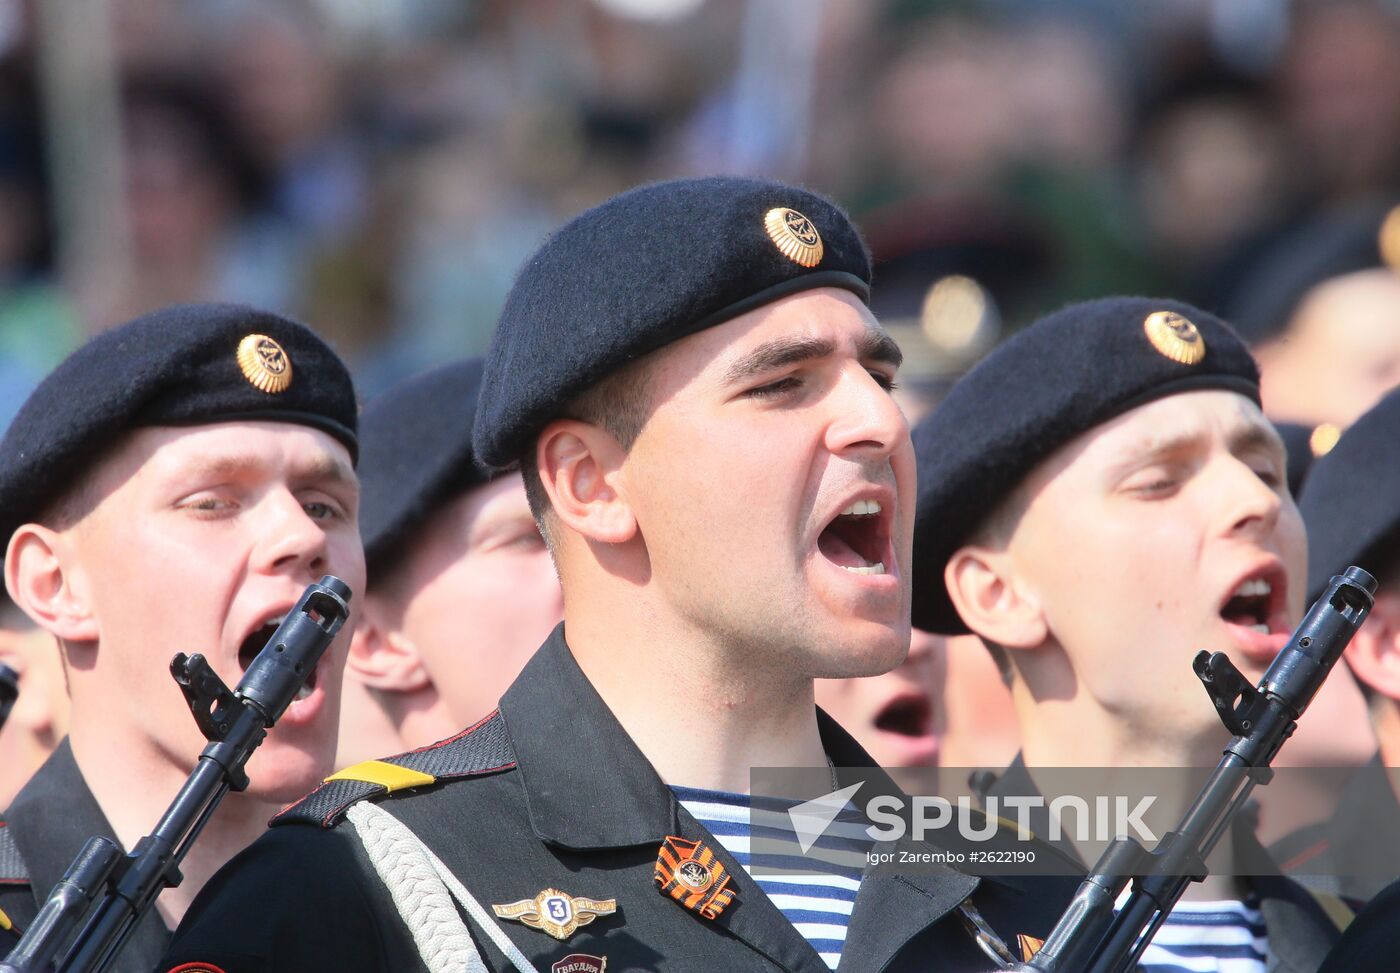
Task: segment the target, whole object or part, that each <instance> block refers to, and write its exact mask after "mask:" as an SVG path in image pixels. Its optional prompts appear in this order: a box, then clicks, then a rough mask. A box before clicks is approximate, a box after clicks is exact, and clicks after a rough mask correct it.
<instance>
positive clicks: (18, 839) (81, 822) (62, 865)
mask: <svg viewBox="0 0 1400 973" xmlns="http://www.w3.org/2000/svg"><path fill="white" fill-rule="evenodd" d="M59 809H62V813H61V814H56V813H54V812H55V811H57V810H59ZM5 817H6V818H7V819H8V820H9V822H10V827H11V829H12V833H13V834H14V838H15V843H16V844H17V845H18V846H19V851H20V855H21V856H23V858H24V863H25V865H26V866H27V867H28V868H29V880H30V883H31V884H32V885H33V886H34V889H35V891H36V893H37V894H39V895H44V894H47V892H48V890H49V889H51V888H53V887H54V885H56V884H58V880H59V879H60V878H62V877H63V873H64V872H65V871H67V870H68V866H69V865H71V864H72V863H73V858H74V856H75V855H77V853H78V849H79V848H81V847H82V845H83V843H84V842H85V841H87V839H88V838H91V837H93V836H94V835H101V836H102V837H104V838H109V839H111V840H112V841H117V835H116V832H114V831H113V830H112V826H111V825H110V824H108V823H107V817H106V815H104V814H103V813H102V808H100V807H98V805H97V799H96V798H95V797H93V796H92V791H90V790H89V789H88V786H87V781H85V780H83V774H82V771H80V770H79V769H78V764H77V762H76V761H75V760H74V759H73V748H72V746H71V745H70V744H69V742H68V738H67V737H64V738H63V742H62V743H60V744H59V745H58V748H57V749H56V750H54V752H53V753H52V754H51V755H50V756H49V759H48V760H46V761H44V765H43V766H42V767H40V768H39V769H38V770H37V771H35V773H34V776H33V777H31V778H29V783H27V784H25V785H24V789H23V790H21V791H20V792H19V793H18V794H17V795H15V799H14V802H13V803H12V804H11V805H10V808H9V810H8V811H6V812H5ZM117 844H121V842H119V841H117Z"/></svg>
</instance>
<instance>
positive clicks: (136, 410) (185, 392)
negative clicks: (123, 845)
mask: <svg viewBox="0 0 1400 973" xmlns="http://www.w3.org/2000/svg"><path fill="white" fill-rule="evenodd" d="M355 410H356V406H355V388H354V385H353V384H352V383H351V380H350V373H349V372H348V371H347V370H346V368H345V364H344V363H343V362H342V361H341V360H340V359H339V358H338V357H336V354H335V352H334V351H332V350H331V349H330V347H329V346H328V345H327V344H326V343H325V342H324V341H322V340H321V339H320V338H319V337H317V336H316V334H315V333H314V332H312V331H311V330H310V329H309V328H307V327H305V326H304V325H301V324H297V323H296V322H294V321H289V320H287V319H286V318H282V317H279V316H277V315H275V314H272V313H270V312H267V311H258V310H254V309H253V308H248V307H241V306H238V305H234V304H190V305H180V306H176V307H169V308H164V309H162V310H160V311H156V312H154V313H151V314H148V315H145V316H144V317H140V318H137V319H136V320H134V321H130V322H128V323H126V324H123V325H120V326H118V327H115V328H112V329H111V330H109V331H105V332H103V333H102V334H99V335H98V336H97V337H95V338H93V339H92V340H91V341H89V342H87V343H86V344H85V345H83V346H82V347H81V348H79V349H78V350H77V351H75V352H73V354H71V355H69V356H68V358H66V359H65V360H64V361H63V362H62V363H61V364H60V365H59V366H58V367H57V368H55V369H54V370H53V371H52V372H51V373H49V375H48V376H47V377H46V378H45V379H44V381H43V382H41V383H40V384H39V387H38V388H37V389H35V390H34V392H33V394H32V395H30V396H29V398H28V399H27V400H26V401H25V403H24V405H23V407H21V408H20V411H19V414H18V415H17V416H15V419H14V422H13V423H11V424H10V427H9V429H8V430H7V431H6V433H5V438H4V440H3V441H0V511H3V513H0V544H3V543H5V542H8V540H9V537H10V535H11V534H12V533H13V532H14V530H15V528H16V527H18V526H19V525H20V524H23V523H25V522H26V521H28V520H31V519H33V518H34V517H36V516H39V515H41V514H42V513H43V510H44V508H45V507H46V506H47V505H48V504H50V503H52V502H53V500H54V499H55V498H56V497H59V496H61V495H62V494H63V493H64V492H65V491H66V490H67V489H68V488H69V487H70V486H71V485H72V484H73V483H74V482H75V481H76V480H77V479H78V478H79V477H81V476H83V475H84V473H85V472H86V471H87V470H88V469H90V468H91V466H92V465H93V463H94V462H96V461H97V460H98V459H100V458H101V457H102V455H103V453H104V450H105V449H106V448H107V447H108V446H110V445H112V444H113V443H114V442H116V441H117V439H118V437H120V436H121V435H122V434H123V433H124V432H126V431H127V430H130V429H135V428H138V427H144V426H192V425H205V424H210V423H216V422H231V421H236V420H268V421H276V422H294V423H298V424H300V425H305V426H311V427H312V428H315V429H320V430H322V431H323V432H326V433H328V434H330V435H331V436H334V437H335V438H336V439H338V440H340V442H342V443H344V444H345V447H346V449H348V450H349V451H350V455H351V457H352V458H354V457H355V455H356V452H357V447H356V440H355V427H356V415H355Z"/></svg>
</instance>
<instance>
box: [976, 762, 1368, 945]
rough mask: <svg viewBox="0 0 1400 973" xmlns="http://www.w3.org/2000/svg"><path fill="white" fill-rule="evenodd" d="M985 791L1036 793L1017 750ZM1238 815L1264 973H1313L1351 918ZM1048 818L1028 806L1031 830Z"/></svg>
mask: <svg viewBox="0 0 1400 973" xmlns="http://www.w3.org/2000/svg"><path fill="white" fill-rule="evenodd" d="M987 793H988V794H996V795H999V796H1003V797H1004V796H1010V795H1023V796H1031V795H1035V794H1038V793H1039V792H1038V790H1037V789H1036V786H1035V781H1034V780H1033V779H1032V777H1031V775H1030V771H1029V770H1028V769H1027V768H1026V764H1025V762H1024V760H1023V759H1022V757H1021V755H1020V754H1017V755H1016V759H1015V760H1013V761H1012V762H1011V766H1009V767H1008V768H1007V769H1006V772H1005V773H1004V774H1002V776H1001V777H1000V778H999V779H998V780H997V781H996V783H995V784H993V785H992V786H991V788H990V789H989V790H988V792H987ZM1037 818H1039V819H1040V820H1037ZM1243 818H1245V816H1244V815H1241V816H1240V817H1237V818H1236V819H1235V827H1233V828H1232V830H1231V834H1230V840H1231V841H1233V842H1234V852H1235V854H1236V856H1238V857H1239V858H1240V859H1241V860H1243V861H1246V862H1248V863H1249V869H1250V870H1251V871H1252V872H1253V873H1254V874H1251V875H1246V876H1243V877H1242V879H1241V881H1243V882H1244V883H1245V884H1246V885H1247V886H1248V887H1249V889H1250V891H1252V892H1253V893H1254V895H1255V896H1256V897H1257V898H1258V899H1259V912H1260V914H1261V915H1262V916H1263V919H1264V925H1265V927H1266V928H1267V929H1268V935H1269V963H1268V969H1269V971H1270V973H1314V971H1316V970H1317V969H1318V967H1319V966H1320V965H1321V964H1322V961H1323V959H1324V958H1325V957H1326V956H1327V954H1328V952H1329V951H1330V950H1331V948H1332V947H1333V946H1334V945H1335V944H1336V942H1337V940H1338V939H1339V938H1340V937H1341V928H1342V927H1343V926H1344V925H1345V923H1346V922H1347V921H1348V920H1349V919H1350V918H1351V916H1350V910H1349V909H1347V908H1346V907H1345V906H1344V905H1342V904H1341V903H1340V902H1336V904H1335V905H1334V904H1333V900H1334V899H1335V897H1331V896H1327V897H1322V896H1319V895H1318V894H1317V893H1314V892H1310V891H1309V890H1308V889H1306V888H1304V887H1303V886H1301V885H1299V884H1298V883H1297V882H1295V881H1293V880H1292V879H1289V878H1286V877H1285V876H1284V875H1283V874H1282V873H1281V872H1280V871H1279V869H1278V867H1277V866H1276V865H1275V864H1274V861H1273V859H1272V858H1271V857H1270V855H1269V853H1268V852H1267V851H1265V850H1264V847H1263V845H1261V844H1260V843H1259V840H1258V838H1256V837H1255V834H1254V828H1253V821H1252V820H1242V819H1243ZM1048 821H1049V818H1048V812H1046V809H1045V808H1044V807H1037V808H1033V809H1032V814H1031V817H1030V821H1029V822H1028V823H1029V824H1030V827H1031V830H1032V831H1033V832H1034V833H1035V834H1037V835H1045V834H1049V833H1050V832H1049V830H1048V828H1046V827H1045V825H1044V823H1042V822H1048ZM1046 843H1047V844H1049V842H1048V841H1047V842H1046ZM1053 847H1055V848H1057V849H1059V850H1060V851H1061V852H1062V853H1063V854H1065V855H1066V856H1069V857H1073V858H1074V860H1075V861H1077V862H1078V863H1079V865H1080V867H1085V863H1084V862H1083V861H1082V860H1081V859H1079V856H1078V852H1077V851H1075V849H1074V846H1073V845H1072V844H1070V843H1068V842H1055V843H1054V844H1053Z"/></svg>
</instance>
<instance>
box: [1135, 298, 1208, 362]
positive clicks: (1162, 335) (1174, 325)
mask: <svg viewBox="0 0 1400 973" xmlns="http://www.w3.org/2000/svg"><path fill="white" fill-rule="evenodd" d="M1142 330H1143V331H1145V332H1146V333H1147V340H1148V341H1150V342H1152V347H1153V348H1156V349H1157V351H1159V352H1160V353H1161V354H1162V355H1164V356H1165V357H1167V358H1170V359H1171V360H1172V361H1174V362H1180V363H1181V364H1183V365H1195V364H1198V363H1199V362H1200V361H1201V359H1202V358H1204V357H1206V339H1204V338H1202V337H1201V333H1200V332H1199V331H1197V330H1196V326H1195V325H1194V324H1192V323H1191V322H1190V321H1188V320H1186V319H1185V318H1183V317H1182V316H1181V315H1180V314H1177V313H1176V312H1175V311H1153V312H1152V313H1151V314H1149V315H1148V316H1147V319H1146V320H1145V321H1143V322H1142Z"/></svg>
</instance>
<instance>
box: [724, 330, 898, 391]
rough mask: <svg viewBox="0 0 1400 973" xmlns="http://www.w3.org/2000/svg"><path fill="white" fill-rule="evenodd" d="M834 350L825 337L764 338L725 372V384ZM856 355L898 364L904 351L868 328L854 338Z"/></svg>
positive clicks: (896, 365)
mask: <svg viewBox="0 0 1400 973" xmlns="http://www.w3.org/2000/svg"><path fill="white" fill-rule="evenodd" d="M835 352H836V344H835V342H833V341H831V340H830V339H827V338H776V339H774V340H773V341H768V342H764V343H763V344H761V345H759V346H758V347H757V348H755V349H754V350H753V351H751V352H749V353H748V354H747V355H745V356H744V357H742V358H740V359H739V360H738V361H736V362H734V364H732V365H730V366H729V368H728V370H727V371H726V372H725V376H724V381H725V384H726V385H739V384H742V383H743V382H745V381H747V380H749V379H751V378H753V377H754V376H755V375H762V374H763V373H765V372H769V371H772V370H774V369H777V368H783V367H785V366H787V365H795V364H797V363H798V362H804V361H810V360H812V359H814V358H825V357H827V356H828V355H832V354H834V353H835ZM856 355H857V357H859V359H860V360H861V361H874V362H880V363H882V364H886V365H892V366H894V367H895V368H898V367H899V366H900V364H901V363H902V362H903V361H904V352H902V351H900V349H899V345H898V344H897V343H896V342H895V340H894V339H893V338H891V337H890V336H889V335H888V334H887V333H886V332H885V331H884V330H883V329H878V328H871V329H870V330H868V331H865V332H863V333H862V334H861V336H860V337H859V338H857V339H856Z"/></svg>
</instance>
